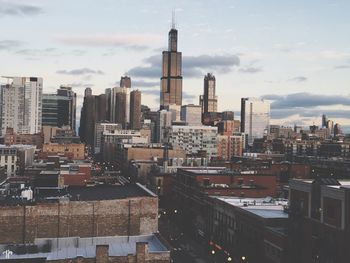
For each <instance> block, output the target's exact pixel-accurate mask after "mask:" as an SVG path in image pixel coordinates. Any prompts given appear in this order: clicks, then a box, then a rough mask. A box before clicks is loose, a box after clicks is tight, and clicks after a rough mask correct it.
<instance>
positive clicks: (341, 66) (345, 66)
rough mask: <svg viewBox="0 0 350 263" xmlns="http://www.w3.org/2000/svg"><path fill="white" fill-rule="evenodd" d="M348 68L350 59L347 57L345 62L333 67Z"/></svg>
mask: <svg viewBox="0 0 350 263" xmlns="http://www.w3.org/2000/svg"><path fill="white" fill-rule="evenodd" d="M348 68H350V59H348V60H347V61H346V63H345V64H342V65H338V66H335V67H334V69H348Z"/></svg>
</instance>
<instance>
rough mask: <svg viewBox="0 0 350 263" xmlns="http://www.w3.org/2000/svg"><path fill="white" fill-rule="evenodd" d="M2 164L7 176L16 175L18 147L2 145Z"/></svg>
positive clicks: (0, 159) (0, 158)
mask: <svg viewBox="0 0 350 263" xmlns="http://www.w3.org/2000/svg"><path fill="white" fill-rule="evenodd" d="M0 166H1V167H4V168H5V173H6V174H7V177H10V176H15V175H16V171H17V148H15V147H10V146H5V145H0Z"/></svg>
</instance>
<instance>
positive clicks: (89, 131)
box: [79, 88, 107, 146]
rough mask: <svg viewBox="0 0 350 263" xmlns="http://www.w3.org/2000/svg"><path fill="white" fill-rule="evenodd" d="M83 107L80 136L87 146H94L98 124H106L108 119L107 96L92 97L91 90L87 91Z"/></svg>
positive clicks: (87, 89)
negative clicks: (96, 125)
mask: <svg viewBox="0 0 350 263" xmlns="http://www.w3.org/2000/svg"><path fill="white" fill-rule="evenodd" d="M85 95H86V96H85V97H84V102H83V107H82V108H81V115H80V127H79V136H80V139H81V140H82V141H83V142H85V143H86V144H88V145H90V146H93V145H94V131H95V124H96V122H104V121H105V120H106V118H107V111H106V95H105V94H101V95H98V96H96V95H91V89H90V88H86V89H85Z"/></svg>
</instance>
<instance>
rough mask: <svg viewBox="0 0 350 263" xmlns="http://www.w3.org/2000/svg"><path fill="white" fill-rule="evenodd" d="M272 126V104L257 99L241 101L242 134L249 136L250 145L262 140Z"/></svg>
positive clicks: (243, 99)
mask: <svg viewBox="0 0 350 263" xmlns="http://www.w3.org/2000/svg"><path fill="white" fill-rule="evenodd" d="M269 124H270V103H269V102H267V101H264V100H262V99H257V98H242V99H241V132H243V133H246V134H247V135H248V144H249V145H251V144H252V143H253V142H254V139H255V138H262V137H263V136H264V135H265V134H267V133H266V131H268V127H269Z"/></svg>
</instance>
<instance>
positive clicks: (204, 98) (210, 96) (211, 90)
mask: <svg viewBox="0 0 350 263" xmlns="http://www.w3.org/2000/svg"><path fill="white" fill-rule="evenodd" d="M215 89H216V80H215V76H214V75H213V74H211V73H208V74H207V75H205V76H204V94H203V95H201V96H200V99H199V101H200V105H201V106H202V113H208V112H217V111H218V97H217V96H216V95H215Z"/></svg>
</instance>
